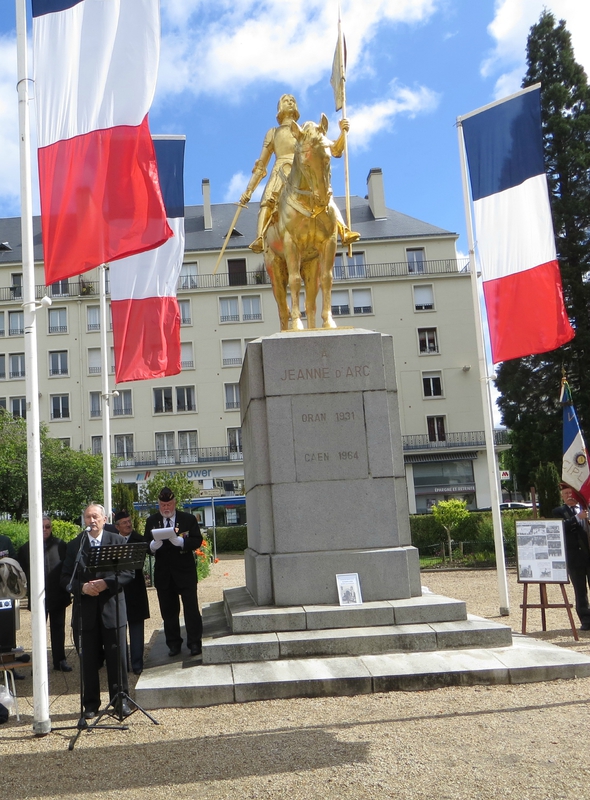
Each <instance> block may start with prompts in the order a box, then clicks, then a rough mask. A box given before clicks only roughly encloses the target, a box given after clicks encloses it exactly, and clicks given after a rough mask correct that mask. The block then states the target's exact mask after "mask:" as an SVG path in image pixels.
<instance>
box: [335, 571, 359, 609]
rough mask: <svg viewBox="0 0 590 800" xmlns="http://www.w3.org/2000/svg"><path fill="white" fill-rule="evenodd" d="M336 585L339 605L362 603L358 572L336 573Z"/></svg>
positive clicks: (357, 604)
mask: <svg viewBox="0 0 590 800" xmlns="http://www.w3.org/2000/svg"><path fill="white" fill-rule="evenodd" d="M336 585H337V587H338V599H339V601H340V605H341V606H360V605H362V604H363V598H362V595H361V584H360V581H359V576H358V572H350V573H348V574H343V575H336Z"/></svg>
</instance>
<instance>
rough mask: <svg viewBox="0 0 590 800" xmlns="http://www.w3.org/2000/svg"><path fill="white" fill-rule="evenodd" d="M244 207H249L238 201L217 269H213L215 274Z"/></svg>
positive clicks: (216, 265)
mask: <svg viewBox="0 0 590 800" xmlns="http://www.w3.org/2000/svg"><path fill="white" fill-rule="evenodd" d="M244 208H247V206H246V205H245V203H238V207H237V209H236V213H235V214H234V218H233V219H232V221H231V225H230V226H229V230H228V232H227V236H226V237H225V242H224V243H223V247H222V248H221V252H220V253H219V255H218V256H217V263H216V264H215V269H214V270H213V274H214V275H215V273H216V272H217V268H218V267H219V264H220V263H221V259H222V258H223V254H224V253H225V248H226V247H227V245H228V242H229V238H230V236H231V235H232V233H233V230H234V228H235V227H236V222H237V221H238V217H239V216H240V214H241V213H242V210H243V209H244Z"/></svg>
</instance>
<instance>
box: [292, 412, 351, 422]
mask: <svg viewBox="0 0 590 800" xmlns="http://www.w3.org/2000/svg"><path fill="white" fill-rule="evenodd" d="M354 418H355V417H354V411H334V419H335V420H336V421H337V422H352V421H353V420H354ZM327 421H328V416H327V414H326V412H325V411H319V412H317V413H316V414H302V415H301V422H327Z"/></svg>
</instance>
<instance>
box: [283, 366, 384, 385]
mask: <svg viewBox="0 0 590 800" xmlns="http://www.w3.org/2000/svg"><path fill="white" fill-rule="evenodd" d="M369 375H370V369H369V365H368V364H352V365H350V366H348V367H342V369H334V370H331V369H330V367H306V368H305V369H286V370H285V371H284V373H283V376H282V377H281V380H282V381H314V380H316V381H317V380H320V381H322V380H328V379H331V378H367V377H368V376H369Z"/></svg>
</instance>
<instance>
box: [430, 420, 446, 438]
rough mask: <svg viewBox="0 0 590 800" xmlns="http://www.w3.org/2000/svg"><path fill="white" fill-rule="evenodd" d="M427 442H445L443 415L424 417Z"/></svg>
mask: <svg viewBox="0 0 590 800" xmlns="http://www.w3.org/2000/svg"><path fill="white" fill-rule="evenodd" d="M426 425H427V427H428V441H429V442H446V440H447V434H446V425H445V418H444V417H426Z"/></svg>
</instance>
